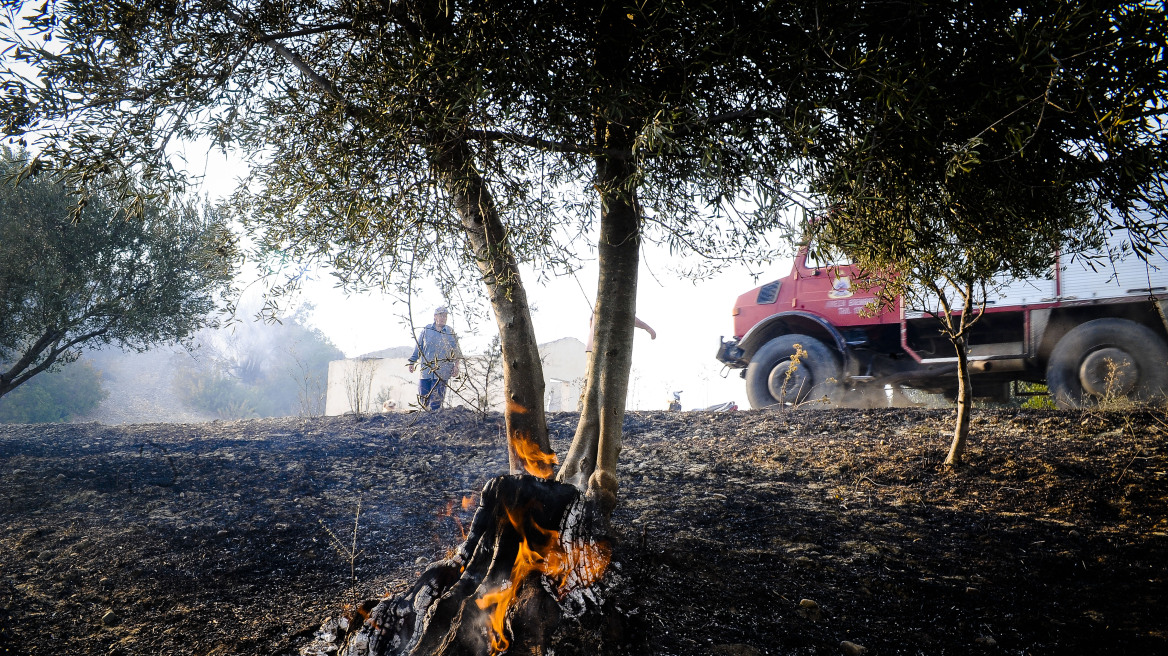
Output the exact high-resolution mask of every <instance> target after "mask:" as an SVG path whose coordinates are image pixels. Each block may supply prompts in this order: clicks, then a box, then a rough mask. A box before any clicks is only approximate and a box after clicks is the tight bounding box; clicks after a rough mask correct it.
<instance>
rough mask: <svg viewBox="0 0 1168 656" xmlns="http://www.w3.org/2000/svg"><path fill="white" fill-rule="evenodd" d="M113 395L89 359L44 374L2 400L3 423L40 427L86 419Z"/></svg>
mask: <svg viewBox="0 0 1168 656" xmlns="http://www.w3.org/2000/svg"><path fill="white" fill-rule="evenodd" d="M108 395H109V393H108V392H107V391H106V390H104V389H102V385H101V374H100V372H98V371H97V369H95V368H94V367H93V365H92V364H90V363H89V362H87V361H85V360H80V361H78V362H73V363H70V364H69V365H67V366H64V367H61V368H59V369H58V370H56V371H51V372H49V373H45V374H42V375H40V376H37V377H36V378H33V379H32V380H30V381H28V382H27V383H25V384H24V385H21V386H20V387H19V388H17V389H15V390H13V391H12V392H11V393H9V394H6V395H4V396H3V397H0V422H3V423H8V424H12V423H17V424H37V423H41V422H54V421H69V420H70V419H73V418H74V417H79V416H84V415H85V414H86V413H88V412H91V411H93V410H94V409H96V408H97V406H98V405H100V404H101V402H102V401H103V400H105V398H106V397H107V396H108Z"/></svg>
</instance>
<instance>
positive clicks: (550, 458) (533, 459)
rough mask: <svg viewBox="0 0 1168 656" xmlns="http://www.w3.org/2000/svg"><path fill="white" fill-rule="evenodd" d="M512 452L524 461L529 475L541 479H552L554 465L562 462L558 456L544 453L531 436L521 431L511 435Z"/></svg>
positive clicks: (524, 467) (524, 466)
mask: <svg viewBox="0 0 1168 656" xmlns="http://www.w3.org/2000/svg"><path fill="white" fill-rule="evenodd" d="M511 450H512V451H514V452H515V455H517V456H519V459H520V460H521V461H523V469H524V470H525V471H526V472H527V473H528V474H531V475H532V476H538V477H540V478H551V476H552V471H553V469H552V465H557V464H559V462H560V461H559V459H558V458H556V454H554V453H544V452H543V450H542V449H540V448H539V445H538V444H536V443H535V440H533V439H531V436H529V435H527V434H526V433H523V432H520V431H515V432H514V433H512V434H511Z"/></svg>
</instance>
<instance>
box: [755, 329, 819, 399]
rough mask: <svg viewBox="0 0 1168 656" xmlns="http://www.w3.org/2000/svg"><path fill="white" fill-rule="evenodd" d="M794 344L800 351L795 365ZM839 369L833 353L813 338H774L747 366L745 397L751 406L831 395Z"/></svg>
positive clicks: (803, 336)
mask: <svg viewBox="0 0 1168 656" xmlns="http://www.w3.org/2000/svg"><path fill="white" fill-rule="evenodd" d="M796 345H798V346H800V347H802V350H803V355H802V357H800V358H799V361H798V363H797V364H795V361H794V359H793V358H794V356H795V354H796V352H797V350H798V349H797V348H796ZM839 369H840V365H839V362H838V361H837V359H836V357H835V353H833V352H832V350H831V349H830V348H828V347H827V346H826V345H824V343H823V342H821V341H819V340H817V339H815V338H814V337H808V336H807V335H783V336H781V337H776V338H775V339H772V340H771V341H769V342H767V343H766V344H763V346H762V348H760V349H759V350H758V351H757V352H756V353H755V354H754V357H752V358H751V359H750V364H749V365H748V366H747V367H746V398H747V399H748V400H749V401H750V407H752V408H765V407H767V406H772V405H775V404H776V403H801V402H803V401H807V400H809V399H816V398H822V397H823V396H827V397H829V398H834V396H835V392H836V390H837V389H838V380H839V377H840V372H839Z"/></svg>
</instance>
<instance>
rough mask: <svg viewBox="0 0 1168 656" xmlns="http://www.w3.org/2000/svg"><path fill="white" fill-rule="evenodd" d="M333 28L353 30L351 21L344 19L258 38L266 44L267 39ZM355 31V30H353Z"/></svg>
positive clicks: (315, 32)
mask: <svg viewBox="0 0 1168 656" xmlns="http://www.w3.org/2000/svg"><path fill="white" fill-rule="evenodd" d="M335 30H354V28H353V21H345V22H343V23H333V24H332V25H321V26H320V27H308V28H305V29H303V30H296V31H295V32H277V33H275V34H268V35H267V36H264V37H262V38H260V39H259V42H260V43H263V44H265V45H266V44H267V43H268V42H269V41H277V40H279V39H292V38H295V37H298V36H309V35H311V34H320V33H322V32H333V31H335ZM354 31H356V30H354Z"/></svg>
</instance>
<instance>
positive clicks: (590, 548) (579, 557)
mask: <svg viewBox="0 0 1168 656" xmlns="http://www.w3.org/2000/svg"><path fill="white" fill-rule="evenodd" d="M530 508H531V504H529V505H528V506H527V507H526V508H524V509H522V510H519V509H515V508H504V510H505V511H506V513H507V520H508V521H510V522H511V526H512V527H514V529H515V530H516V531H517V532H518V533H519V538H520V539H519V551H518V553H517V554H516V555H515V564H514V565H513V566H512V567H511V579H510V580H509V581H506V582H504V583H503V585H502V586H501V587H499V589H497V590H494V591H492V592H488V593H486V594H484V595H483V596H482V597H481V598H479V599H478V600H476V601H475V603H476V604H477V605H478V607H479V608H480V609H482V610H486V609H488V608H491V607H492V606H493V607H494V610H492V611H490V614H489V620H490V627H491V653H492V654H501V653H503V652H505V651H507V649H508V648H509V647H510V646H511V642H510V641H509V640H508V639H507V636H506V635H505V632H504V631H505V625H506V622H507V610H508V609H510V607H511V604H512V603H513V602H514V601H515V595H516V593H517V591H518V589H519V585H520V583H522V582H523V580H524V579H526V578H527V577H528V576H529V575H530V574H531V573H532V572H539V573H540V574H542V575H544V576H546V577H548V578H550V579H552V581H554V582H555V583H556V590H557V592H558V593H559V596H560V599H563V598H564V597H565V596H567V595H568V594H569V593H571V592H572V591H573V590H576V589H579V588H585V587H589V586H591V585H592V584H593V583H595V582H596V581H598V580H599V579H600V577H601V576H602V575H603V574H604V570H605V569H606V568H607V567H608V563H609V561H610V560H611V558H612V553H611V550H610V549H609V547H608V545H606V544H600V543H593V542H578V543H572V544H568V545H564V544H563V543H562V541H561V539H560V532H559V531H553V530H550V529H545V528H543V527H542V526H539V525H538V524H536V523H535V522H534V521H527V519H528V516H529V513H528V510H529V509H530ZM529 529H530V532H529Z"/></svg>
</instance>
